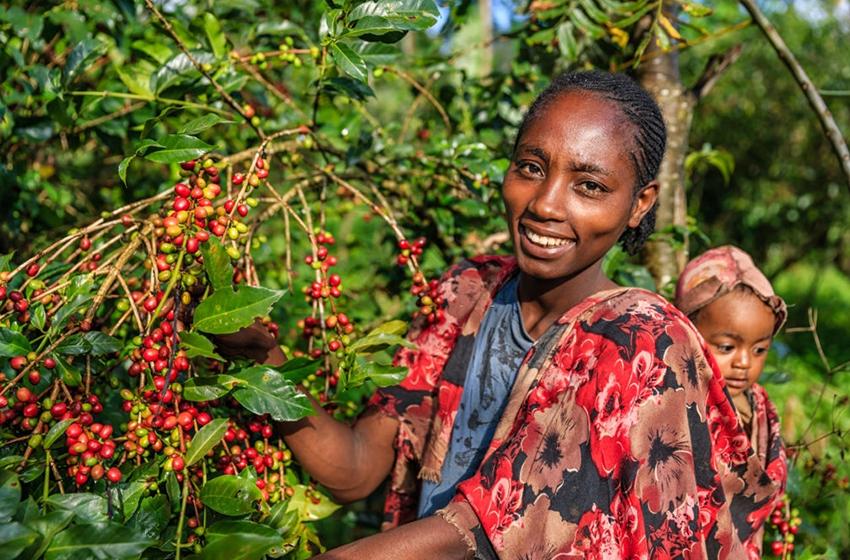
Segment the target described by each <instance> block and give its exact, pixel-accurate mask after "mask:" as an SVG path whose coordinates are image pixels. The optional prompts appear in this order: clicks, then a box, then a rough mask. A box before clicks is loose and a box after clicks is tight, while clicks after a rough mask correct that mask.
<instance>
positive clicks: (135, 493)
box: [112, 480, 148, 519]
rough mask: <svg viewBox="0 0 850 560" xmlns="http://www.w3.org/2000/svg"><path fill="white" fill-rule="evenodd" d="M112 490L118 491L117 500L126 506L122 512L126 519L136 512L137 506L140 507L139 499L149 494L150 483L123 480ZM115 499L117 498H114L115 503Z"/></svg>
mask: <svg viewBox="0 0 850 560" xmlns="http://www.w3.org/2000/svg"><path fill="white" fill-rule="evenodd" d="M112 490H114V491H116V497H117V501H118V503H119V504H121V505H122V506H123V508H124V510H123V512H122V513H123V515H124V519H129V518H130V517H132V515H133V514H134V513H135V512H136V508H137V507H139V500H141V499H142V496H144V495H145V494H147V490H148V483H147V482H143V481H138V480H135V481H133V482H123V483H121V484H120V485H118V486H117V487H113V489H112ZM115 501H116V499H115V498H113V503H115Z"/></svg>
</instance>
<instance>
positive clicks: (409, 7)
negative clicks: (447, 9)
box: [348, 0, 440, 31]
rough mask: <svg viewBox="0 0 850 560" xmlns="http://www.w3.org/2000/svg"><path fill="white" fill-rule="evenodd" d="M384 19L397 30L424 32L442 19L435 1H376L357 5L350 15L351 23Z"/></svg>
mask: <svg viewBox="0 0 850 560" xmlns="http://www.w3.org/2000/svg"><path fill="white" fill-rule="evenodd" d="M370 16H372V17H382V18H385V19H387V20H389V21H390V22H391V23H392V24H393V25H395V26H396V28H397V29H415V30H419V31H424V30H425V29H428V28H429V27H431V26H432V25H434V24H435V23H437V20H438V19H439V17H440V11H439V9H438V8H437V6H436V4H435V3H434V2H433V0H375V1H372V2H363V3H362V4H359V5H357V6H356V7H355V8H354V9H353V10H351V13H350V14H349V16H348V17H349V19H350V20H351V21H354V20H358V19H361V18H365V17H370Z"/></svg>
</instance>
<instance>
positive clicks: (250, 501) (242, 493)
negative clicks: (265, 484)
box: [201, 475, 263, 515]
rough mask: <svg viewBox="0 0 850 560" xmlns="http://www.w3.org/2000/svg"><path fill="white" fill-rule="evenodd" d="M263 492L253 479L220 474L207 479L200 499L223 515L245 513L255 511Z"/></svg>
mask: <svg viewBox="0 0 850 560" xmlns="http://www.w3.org/2000/svg"><path fill="white" fill-rule="evenodd" d="M262 498H263V493H262V492H260V489H259V488H257V484H256V483H255V482H254V481H253V480H246V479H243V478H239V477H238V476H233V475H222V476H219V477H217V478H213V479H212V480H208V481H207V483H206V484H204V487H203V488H201V501H202V502H203V503H204V505H205V506H207V507H208V508H210V509H212V510H215V511H217V512H218V513H221V514H224V515H245V514H247V513H251V512H253V511H256V509H257V506H256V505H255V504H254V502H257V501H259V500H261V499H262Z"/></svg>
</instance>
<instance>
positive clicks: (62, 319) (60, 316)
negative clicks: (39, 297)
mask: <svg viewBox="0 0 850 560" xmlns="http://www.w3.org/2000/svg"><path fill="white" fill-rule="evenodd" d="M83 286H90V284H81V289H80V290H79V291H77V292H75V293H73V295H72V292H71V291H70V290H69V293H68V294H66V297H67V301H65V303H64V304H62V306H61V307H60V308H59V310H58V311H57V312H56V314H55V315H53V321H52V322H51V323H50V332H51V333H54V334H55V333H59V332H62V330H63V329H64V328H65V324H66V323H67V322H68V319H70V318H71V317H73V316H74V314H75V313H77V312H78V311H79V310H80V309H82V308H83V307H85V306H86V305H87V304H88V303H89V302H90V301H91V300H92V299H93V297H94V296H92V294H91V293H89V292H88V291H87V290H83V289H82V287H83Z"/></svg>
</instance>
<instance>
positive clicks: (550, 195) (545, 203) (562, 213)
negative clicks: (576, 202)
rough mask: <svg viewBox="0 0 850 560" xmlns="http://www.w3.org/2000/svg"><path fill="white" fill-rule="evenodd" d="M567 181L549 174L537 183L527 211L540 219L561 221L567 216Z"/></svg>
mask: <svg viewBox="0 0 850 560" xmlns="http://www.w3.org/2000/svg"><path fill="white" fill-rule="evenodd" d="M567 185H568V181H567V180H566V179H564V178H562V177H558V176H549V177H547V178H546V179H545V180H544V181H542V182H540V183H538V185H537V188H536V190H535V192H534V196H533V198H532V199H531V201H530V202H529V204H528V211H529V212H530V213H531V214H533V215H534V217H535V218H537V219H538V220H540V221H548V220H554V221H563V220H565V219H566V218H567V197H568V195H569V192H568V190H567V188H566V187H567Z"/></svg>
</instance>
